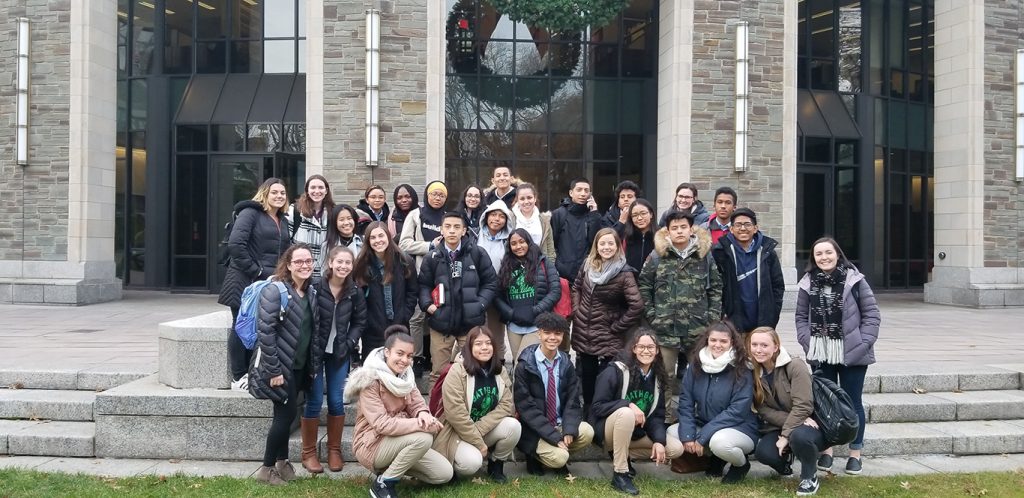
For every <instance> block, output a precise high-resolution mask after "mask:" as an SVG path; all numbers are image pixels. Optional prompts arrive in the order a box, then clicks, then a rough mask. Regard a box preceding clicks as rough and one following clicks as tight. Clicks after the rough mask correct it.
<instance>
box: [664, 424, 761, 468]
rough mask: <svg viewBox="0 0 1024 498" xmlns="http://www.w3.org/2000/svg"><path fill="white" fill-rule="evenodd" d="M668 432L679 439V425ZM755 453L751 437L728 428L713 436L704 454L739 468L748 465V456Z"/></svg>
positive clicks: (674, 425) (672, 426)
mask: <svg viewBox="0 0 1024 498" xmlns="http://www.w3.org/2000/svg"><path fill="white" fill-rule="evenodd" d="M668 432H669V434H676V436H677V437H678V435H679V424H673V425H671V426H670V427H669V428H668ZM753 451H754V440H753V439H750V436H748V435H746V434H744V433H742V432H740V431H738V430H736V429H733V428H732V427H726V428H725V429H721V430H719V431H718V432H716V433H714V434H712V435H711V439H710V440H708V446H707V448H706V449H705V451H704V454H705V455H707V454H708V452H711V454H712V455H715V456H716V457H718V458H721V459H722V460H725V461H726V462H728V463H729V464H730V465H735V466H737V467H739V466H741V465H744V464H746V463H747V455H749V454H750V453H753Z"/></svg>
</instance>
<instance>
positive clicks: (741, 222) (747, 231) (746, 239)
mask: <svg viewBox="0 0 1024 498" xmlns="http://www.w3.org/2000/svg"><path fill="white" fill-rule="evenodd" d="M729 233H731V234H732V236H733V238H735V239H736V241H737V242H739V243H740V244H743V246H747V245H748V244H750V242H751V241H752V240H754V236H755V235H757V225H755V224H754V221H753V220H751V219H750V217H749V216H743V215H739V216H737V217H736V219H734V220H732V225H731V226H730V227H729Z"/></svg>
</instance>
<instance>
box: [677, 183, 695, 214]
mask: <svg viewBox="0 0 1024 498" xmlns="http://www.w3.org/2000/svg"><path fill="white" fill-rule="evenodd" d="M696 199H697V196H696V195H694V193H693V191H692V190H690V189H688V188H681V189H679V190H677V191H676V207H678V208H679V209H681V210H684V211H685V210H688V209H690V208H691V207H693V201H694V200H696Z"/></svg>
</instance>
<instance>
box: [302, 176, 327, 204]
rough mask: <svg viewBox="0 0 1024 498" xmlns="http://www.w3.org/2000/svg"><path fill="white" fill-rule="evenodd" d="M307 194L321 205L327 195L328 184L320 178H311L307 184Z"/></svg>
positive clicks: (315, 202)
mask: <svg viewBox="0 0 1024 498" xmlns="http://www.w3.org/2000/svg"><path fill="white" fill-rule="evenodd" d="M306 195H307V196H309V200H311V201H313V203H314V204H316V205H317V206H319V205H320V203H321V202H323V201H324V197H326V196H327V185H326V184H325V183H324V182H323V180H320V179H319V178H317V179H314V180H310V181H309V185H307V186H306Z"/></svg>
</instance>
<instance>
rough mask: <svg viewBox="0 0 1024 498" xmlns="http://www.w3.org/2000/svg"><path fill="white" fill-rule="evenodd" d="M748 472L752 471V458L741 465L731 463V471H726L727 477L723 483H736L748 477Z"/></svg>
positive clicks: (723, 479)
mask: <svg viewBox="0 0 1024 498" xmlns="http://www.w3.org/2000/svg"><path fill="white" fill-rule="evenodd" d="M747 472H750V460H747V463H744V464H743V465H741V466H739V467H737V466H735V465H730V466H729V472H726V473H725V477H723V478H722V484H736V483H738V482H740V481H742V480H743V478H744V477H747Z"/></svg>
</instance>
